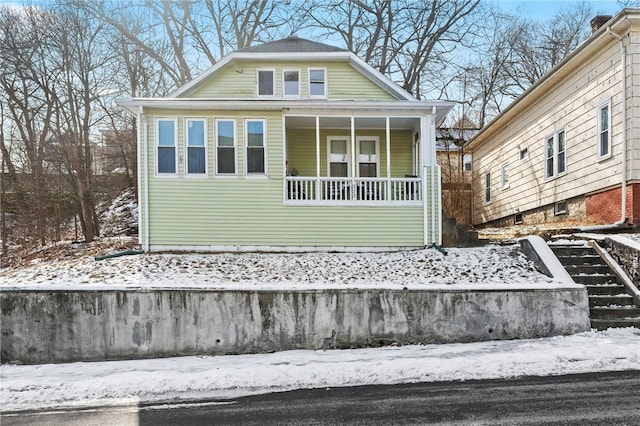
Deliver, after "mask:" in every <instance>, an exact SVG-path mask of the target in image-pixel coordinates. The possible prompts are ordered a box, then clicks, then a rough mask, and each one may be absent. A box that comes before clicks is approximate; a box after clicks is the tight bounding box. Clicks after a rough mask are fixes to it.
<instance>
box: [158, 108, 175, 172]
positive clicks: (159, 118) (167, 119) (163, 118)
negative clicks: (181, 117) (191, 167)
mask: <svg viewBox="0 0 640 426" xmlns="http://www.w3.org/2000/svg"><path fill="white" fill-rule="evenodd" d="M161 121H171V122H173V150H174V165H173V167H174V170H175V171H174V172H173V173H165V172H160V155H159V153H160V149H159V148H160V147H161V145H160V122H161ZM154 144H155V156H156V158H155V175H156V176H166V177H174V176H178V118H177V117H156V119H155V141H154ZM162 147H163V148H166V147H168V146H167V145H162Z"/></svg>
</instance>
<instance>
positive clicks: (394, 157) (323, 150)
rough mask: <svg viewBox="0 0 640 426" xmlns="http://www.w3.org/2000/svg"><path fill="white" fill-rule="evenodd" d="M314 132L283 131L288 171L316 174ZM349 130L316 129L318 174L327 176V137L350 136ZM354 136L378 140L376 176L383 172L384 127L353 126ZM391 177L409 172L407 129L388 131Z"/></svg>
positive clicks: (384, 172) (384, 153)
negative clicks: (378, 150) (358, 127)
mask: <svg viewBox="0 0 640 426" xmlns="http://www.w3.org/2000/svg"><path fill="white" fill-rule="evenodd" d="M315 135H316V133H315V129H288V130H287V160H288V162H289V164H288V166H289V171H291V170H293V169H294V168H295V169H297V171H298V174H299V175H300V176H315V175H316V136H315ZM350 135H351V132H350V130H346V129H321V130H320V175H321V176H327V137H329V136H346V137H350ZM355 135H356V139H357V138H358V137H359V136H375V137H378V139H379V141H380V147H379V149H380V152H379V156H380V161H379V163H378V164H379V166H380V169H379V171H378V176H380V177H385V176H386V175H387V148H386V132H385V131H384V130H379V129H375V130H367V129H356V132H355ZM390 136H391V177H404V175H405V174H411V173H412V167H413V161H412V143H411V131H410V130H392V131H391V134H390Z"/></svg>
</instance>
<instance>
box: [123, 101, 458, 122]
mask: <svg viewBox="0 0 640 426" xmlns="http://www.w3.org/2000/svg"><path fill="white" fill-rule="evenodd" d="M116 103H117V105H119V106H120V107H122V108H126V109H127V110H129V111H136V112H137V110H138V109H137V108H138V107H140V106H142V107H145V108H167V109H183V110H189V109H191V110H198V109H218V110H252V111H259V110H265V111H275V110H286V111H287V112H288V113H292V114H294V113H299V114H303V113H307V114H308V113H319V112H330V111H345V110H347V111H348V110H353V111H359V112H363V111H371V112H381V113H383V115H385V114H390V113H393V112H396V113H401V114H404V115H407V114H410V115H417V116H419V115H427V114H431V113H432V112H433V109H434V108H435V109H436V122H438V121H439V120H441V119H442V118H444V116H445V115H446V114H447V113H448V112H449V111H450V110H451V108H453V103H452V102H447V101H439V100H434V101H416V100H413V101H291V100H269V101H264V100H238V99H213V100H212V99H191V98H129V99H118V100H117V101H116Z"/></svg>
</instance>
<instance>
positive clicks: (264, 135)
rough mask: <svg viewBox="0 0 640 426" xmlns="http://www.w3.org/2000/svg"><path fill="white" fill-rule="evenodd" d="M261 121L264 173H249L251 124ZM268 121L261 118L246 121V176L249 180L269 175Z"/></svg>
mask: <svg viewBox="0 0 640 426" xmlns="http://www.w3.org/2000/svg"><path fill="white" fill-rule="evenodd" d="M251 121H259V122H262V151H263V156H264V158H263V161H264V171H262V172H249V170H248V169H249V156H248V154H249V152H248V151H249V131H248V130H249V122H251ZM267 139H268V138H267V119H266V118H260V117H249V118H245V119H244V176H245V177H249V178H266V177H267V175H268V164H269V163H268V161H267Z"/></svg>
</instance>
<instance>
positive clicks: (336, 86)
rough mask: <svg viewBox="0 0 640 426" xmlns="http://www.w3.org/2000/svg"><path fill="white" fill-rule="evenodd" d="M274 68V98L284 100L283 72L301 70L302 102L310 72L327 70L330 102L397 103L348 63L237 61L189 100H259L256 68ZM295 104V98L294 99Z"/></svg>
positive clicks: (306, 91) (199, 89) (211, 79)
mask: <svg viewBox="0 0 640 426" xmlns="http://www.w3.org/2000/svg"><path fill="white" fill-rule="evenodd" d="M258 68H264V69H274V70H275V74H274V80H275V81H274V83H275V96H274V97H272V98H270V99H283V96H282V70H283V69H298V70H300V99H308V98H309V96H308V95H309V89H308V80H309V69H310V68H311V69H313V68H326V70H327V75H326V76H325V78H326V82H325V83H326V84H327V89H328V95H327V97H328V99H330V100H344V99H349V100H382V101H384V100H394V99H395V98H394V97H393V96H392V95H391V94H389V93H388V92H387V91H385V90H384V89H382V88H381V87H380V86H378V85H377V84H376V83H374V82H373V81H371V80H369V79H368V78H367V77H365V76H364V75H363V74H362V73H360V72H359V71H358V70H356V69H355V68H353V67H352V66H350V65H349V64H348V63H345V62H327V63H322V62H318V63H315V62H314V63H309V62H247V61H238V62H236V63H233V64H229V65H228V66H226V67H225V68H223V69H221V70H219V71H218V72H217V73H216V74H215V77H214V78H210V79H209V81H207V82H206V83H204V84H203V85H202V86H200V87H198V88H197V89H196V90H195V91H194V92H193V93H189V97H190V98H205V99H256V98H257V91H256V69H258ZM291 101H292V102H295V99H291Z"/></svg>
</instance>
